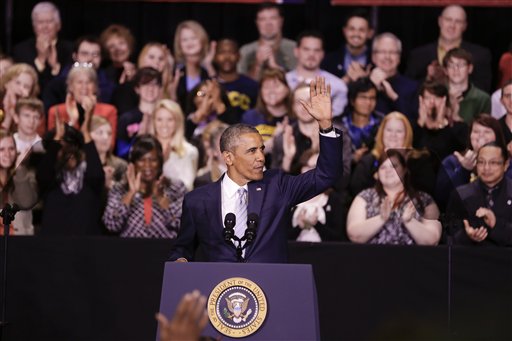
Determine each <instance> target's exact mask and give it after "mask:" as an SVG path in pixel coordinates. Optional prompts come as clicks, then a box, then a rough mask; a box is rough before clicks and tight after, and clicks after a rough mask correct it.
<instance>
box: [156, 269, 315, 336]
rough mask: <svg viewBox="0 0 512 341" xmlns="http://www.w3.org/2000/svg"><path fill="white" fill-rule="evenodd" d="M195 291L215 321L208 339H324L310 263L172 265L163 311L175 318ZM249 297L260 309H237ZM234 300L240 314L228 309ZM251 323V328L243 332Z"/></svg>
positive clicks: (165, 285)
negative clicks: (187, 294)
mask: <svg viewBox="0 0 512 341" xmlns="http://www.w3.org/2000/svg"><path fill="white" fill-rule="evenodd" d="M247 288H249V289H250V290H251V292H248V291H247V290H246V289H247ZM194 289H198V290H199V291H200V292H201V294H203V295H205V296H206V297H207V303H206V305H207V309H208V311H209V315H210V320H209V322H208V324H207V326H206V328H205V329H204V331H203V333H202V335H204V336H212V337H214V338H215V339H217V338H218V337H221V339H222V340H236V339H240V338H243V340H319V339H320V329H319V322H318V305H317V296H316V286H315V281H314V277H313V270H312V266H311V265H310V264H258V263H175V262H167V263H165V271H164V277H163V283H162V294H161V300H160V312H161V313H163V314H164V315H166V316H167V317H172V316H173V314H174V312H175V310H176V307H177V305H178V303H179V301H180V300H181V298H182V296H183V295H184V294H186V293H187V292H191V291H192V290H194ZM244 290H245V291H244ZM261 294H263V295H264V298H263V297H262V295H261ZM249 298H255V299H256V303H258V302H259V303H260V305H259V306H258V304H256V307H255V306H254V304H253V303H248V304H245V307H244V303H241V304H239V305H237V302H242V301H245V300H247V302H248V301H249ZM230 300H231V302H234V303H233V305H234V306H236V307H238V308H239V309H238V311H237V310H236V309H232V307H228V309H229V310H228V309H227V308H226V307H225V305H226V304H225V303H226V302H227V303H228V305H229V301H230ZM216 302H218V304H217V303H216ZM219 304H220V305H219ZM222 304H224V307H222V306H221V305H222ZM244 309H245V311H244ZM215 312H217V313H218V318H217V317H215V316H216V315H215ZM234 315H237V317H234ZM212 316H213V320H212ZM229 318H231V320H229ZM251 319H253V320H254V321H253V323H252V325H247V326H245V327H244V328H241V327H242V326H244V325H245V324H247V323H249V322H250V321H251ZM212 321H214V324H215V325H214V324H212ZM226 321H227V325H228V326H225V322H226ZM230 326H231V327H230ZM232 327H233V328H234V329H233V328H232ZM255 329H256V330H255ZM219 330H222V331H223V332H222V333H221V332H220V331H219ZM254 330H255V331H254ZM245 334H250V335H247V336H246V335H245ZM158 338H159V331H157V340H158Z"/></svg>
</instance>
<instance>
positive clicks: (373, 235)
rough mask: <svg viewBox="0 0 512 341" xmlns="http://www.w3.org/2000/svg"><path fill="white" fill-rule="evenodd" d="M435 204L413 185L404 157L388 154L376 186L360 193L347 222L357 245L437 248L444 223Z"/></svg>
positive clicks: (382, 164)
mask: <svg viewBox="0 0 512 341" xmlns="http://www.w3.org/2000/svg"><path fill="white" fill-rule="evenodd" d="M438 217H439V210H438V208H437V205H436V203H435V202H434V200H433V199H432V197H430V195H428V194H427V193H425V192H419V191H416V190H415V189H414V188H413V187H412V186H411V184H410V173H409V170H408V169H407V167H406V160H405V157H404V156H403V155H402V154H401V152H400V151H398V150H389V151H387V152H386V153H385V154H384V155H383V158H381V160H380V162H379V169H378V171H377V180H376V183H375V186H374V187H372V188H368V189H365V190H363V191H362V192H361V193H359V194H358V195H357V196H356V197H355V198H354V201H353V202H352V205H351V206H350V210H349V212H348V218H347V235H348V237H349V238H350V240H351V241H352V242H354V243H369V244H399V245H414V244H418V245H436V244H437V243H438V242H439V239H440V238H441V223H440V222H439V220H438Z"/></svg>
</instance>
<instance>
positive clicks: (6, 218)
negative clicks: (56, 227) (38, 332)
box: [0, 204, 20, 340]
mask: <svg viewBox="0 0 512 341" xmlns="http://www.w3.org/2000/svg"><path fill="white" fill-rule="evenodd" d="M19 210H20V209H19V207H18V206H17V205H16V204H14V205H12V206H11V205H9V204H5V206H4V208H3V210H2V212H0V217H2V222H3V225H4V252H3V256H4V257H3V258H4V261H3V268H2V296H1V297H2V315H1V316H0V340H4V337H5V329H6V326H7V324H8V323H7V321H6V320H5V312H6V309H7V302H6V298H7V241H8V239H9V227H10V226H11V222H12V221H13V220H14V216H15V215H16V212H18V211H19Z"/></svg>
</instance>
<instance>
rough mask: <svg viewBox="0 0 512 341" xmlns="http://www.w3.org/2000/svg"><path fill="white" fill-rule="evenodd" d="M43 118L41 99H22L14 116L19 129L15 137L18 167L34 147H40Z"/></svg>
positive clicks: (17, 104)
mask: <svg viewBox="0 0 512 341" xmlns="http://www.w3.org/2000/svg"><path fill="white" fill-rule="evenodd" d="M43 117H44V107H43V102H41V101H40V100H39V99H37V98H34V97H29V98H21V99H20V100H19V101H18V102H17V103H16V108H15V113H14V116H13V119H14V122H15V123H16V127H17V129H16V133H14V135H13V137H14V141H16V151H17V153H18V157H17V161H16V166H18V165H19V164H20V163H21V162H22V161H23V160H24V159H25V157H26V156H27V155H28V153H29V152H30V150H31V148H32V147H34V148H36V149H38V148H39V147H40V145H39V143H40V142H41V137H40V136H39V135H38V134H37V128H38V127H39V125H40V123H41V120H42V119H43ZM36 144H37V147H36Z"/></svg>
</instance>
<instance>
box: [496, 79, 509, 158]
mask: <svg viewBox="0 0 512 341" xmlns="http://www.w3.org/2000/svg"><path fill="white" fill-rule="evenodd" d="M501 103H502V104H503V107H504V108H505V110H506V114H505V115H504V116H502V117H501V118H500V121H499V122H500V125H501V130H502V131H503V137H504V138H505V143H506V144H507V149H508V152H509V153H510V154H511V155H512V79H510V80H509V81H508V82H507V83H505V85H504V86H503V87H502V88H501Z"/></svg>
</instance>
